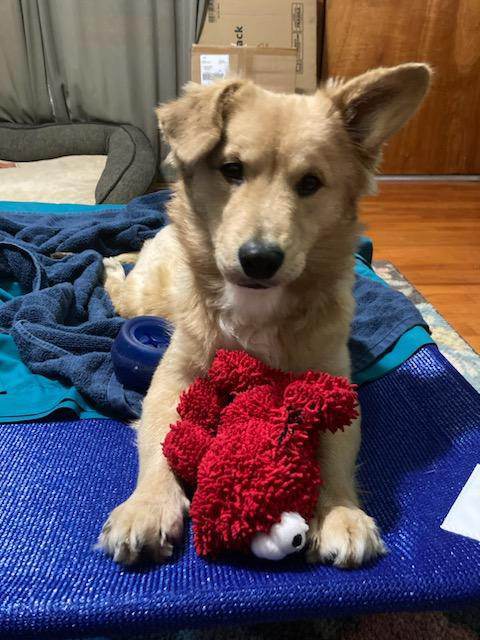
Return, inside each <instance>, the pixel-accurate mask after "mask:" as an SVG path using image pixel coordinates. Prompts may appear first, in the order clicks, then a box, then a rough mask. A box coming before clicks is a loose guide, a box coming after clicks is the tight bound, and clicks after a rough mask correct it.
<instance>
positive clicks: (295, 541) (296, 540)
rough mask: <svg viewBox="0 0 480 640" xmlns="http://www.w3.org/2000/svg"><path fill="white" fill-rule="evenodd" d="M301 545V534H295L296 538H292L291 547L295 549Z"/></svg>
mask: <svg viewBox="0 0 480 640" xmlns="http://www.w3.org/2000/svg"><path fill="white" fill-rule="evenodd" d="M301 544H302V534H301V533H297V535H296V536H293V540H292V547H294V548H295V549H296V548H297V547H299V546H300V545H301Z"/></svg>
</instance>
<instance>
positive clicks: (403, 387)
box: [0, 345, 480, 639]
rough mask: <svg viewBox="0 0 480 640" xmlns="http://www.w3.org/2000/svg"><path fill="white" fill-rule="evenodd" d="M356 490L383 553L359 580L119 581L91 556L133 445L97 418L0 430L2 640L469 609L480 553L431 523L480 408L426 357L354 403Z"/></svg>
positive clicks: (479, 401)
mask: <svg viewBox="0 0 480 640" xmlns="http://www.w3.org/2000/svg"><path fill="white" fill-rule="evenodd" d="M361 402H362V406H363V414H364V439H363V450H362V465H361V467H360V470H361V472H360V476H361V485H362V488H363V490H364V495H365V503H366V507H367V509H368V511H369V512H370V513H371V514H372V515H373V516H375V517H376V518H377V520H378V522H379V524H380V526H381V528H382V530H383V532H384V538H385V541H386V543H387V545H388V547H389V549H390V553H389V555H388V556H387V557H385V558H383V559H382V560H380V561H379V562H378V563H377V564H374V565H372V566H369V567H365V568H363V569H359V570H354V571H341V570H338V569H334V568H333V567H326V566H320V565H315V566H311V565H307V564H306V563H305V562H304V560H303V559H302V558H294V559H291V560H288V561H286V562H281V563H272V564H270V563H264V564H262V563H260V562H259V561H254V560H253V559H250V558H231V559H229V560H224V561H222V562H206V561H204V560H200V559H199V558H198V557H197V556H196V555H195V553H194V551H193V549H192V545H191V539H190V534H189V533H187V538H188V539H187V540H186V541H185V545H184V547H183V548H182V549H181V550H179V551H178V552H177V553H176V555H175V557H174V558H173V559H172V560H171V561H170V562H168V563H167V564H165V565H163V566H161V567H144V568H143V569H141V570H127V569H124V568H122V567H119V566H117V565H115V564H114V563H113V562H112V561H111V560H109V559H108V558H106V557H105V556H103V555H102V554H101V553H100V552H97V551H94V550H93V548H92V547H93V544H94V542H95V539H96V536H97V534H98V531H99V529H100V527H101V525H102V523H103V521H104V520H105V518H106V516H107V514H108V513H109V511H110V510H111V509H112V508H113V507H114V506H116V505H117V504H118V503H119V502H120V501H121V500H124V499H125V498H126V497H127V496H128V495H129V493H130V491H131V489H132V487H133V485H134V478H135V472H136V454H135V446H134V434H133V432H132V430H131V429H129V428H128V427H126V426H125V425H123V424H121V423H118V422H113V421H108V420H84V421H77V422H71V423H51V424H24V425H19V424H10V425H0V478H1V485H2V486H1V493H0V513H1V518H0V541H1V544H0V594H1V598H0V636H1V637H2V638H9V639H11V638H14V637H20V636H22V637H25V636H26V637H48V638H50V639H51V638H55V637H75V638H79V637H85V636H89V635H90V636H92V635H95V634H99V635H101V634H112V633H123V634H126V635H128V634H129V633H132V634H133V633H135V634H140V633H147V632H149V631H153V630H159V629H162V630H165V629H169V628H185V627H195V626H204V625H214V624H222V623H224V624H233V623H248V622H253V621H278V620H283V619H293V618H305V617H308V616H335V615H345V614H354V613H361V612H371V611H390V610H406V609H411V610H423V609H430V608H431V609H444V608H447V607H449V606H458V605H465V604H467V603H469V602H471V601H475V600H478V599H479V598H480V573H479V571H478V567H479V566H480V543H478V542H475V541H473V540H470V539H467V538H464V537H461V536H457V535H454V534H451V533H447V532H445V531H443V530H442V529H440V524H441V522H442V521H443V519H444V517H445V515H446V514H447V512H448V511H449V509H450V507H451V505H452V504H453V502H454V500H455V499H456V497H457V495H458V493H459V492H460V490H461V488H462V487H463V485H464V484H465V482H466V480H467V479H468V477H469V475H470V473H471V472H472V470H473V468H474V466H475V464H476V463H478V462H479V461H480V395H479V394H478V393H477V392H476V391H474V389H473V388H472V387H470V386H469V384H468V383H467V382H466V381H465V380H464V379H463V378H462V377H461V376H460V374H458V372H457V371H455V370H454V369H453V368H452V366H451V365H450V364H449V363H448V362H447V361H446V360H445V359H444V358H443V356H442V355H441V354H440V353H439V352H438V350H437V348H436V347H434V346H430V345H429V346H426V347H423V348H422V349H421V350H420V351H418V352H417V353H416V354H415V355H414V356H412V357H411V358H410V359H409V360H408V361H407V362H406V363H404V364H403V365H402V366H400V367H399V368H398V369H396V370H395V371H392V372H390V373H389V374H388V375H386V376H385V377H383V378H381V379H379V380H376V381H375V382H372V383H369V384H366V385H365V386H364V387H363V388H362V389H361Z"/></svg>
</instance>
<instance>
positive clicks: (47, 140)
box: [0, 122, 156, 204]
mask: <svg viewBox="0 0 480 640" xmlns="http://www.w3.org/2000/svg"><path fill="white" fill-rule="evenodd" d="M72 155H73V156H79V155H92V156H98V155H107V162H106V165H105V168H104V170H103V171H102V173H101V175H100V178H99V180H98V183H97V186H96V189H95V201H96V203H97V204H101V203H108V204H114V203H126V202H128V201H129V200H131V199H132V198H135V197H136V196H139V195H141V194H143V193H145V192H146V190H147V189H148V187H149V186H150V184H151V183H152V180H153V178H154V176H155V171H156V159H155V155H154V152H153V148H152V146H151V144H150V142H149V140H148V138H147V137H146V136H145V134H144V133H143V132H142V131H140V129H137V128H136V127H133V126H132V125H128V124H119V125H115V124H106V123H71V124H53V123H52V124H42V125H24V124H13V123H5V122H3V123H0V159H2V160H10V161H12V162H29V161H36V160H45V159H49V158H57V157H60V156H72ZM8 171H15V169H2V172H4V173H6V172H8ZM2 175H3V174H2ZM32 199H33V198H32Z"/></svg>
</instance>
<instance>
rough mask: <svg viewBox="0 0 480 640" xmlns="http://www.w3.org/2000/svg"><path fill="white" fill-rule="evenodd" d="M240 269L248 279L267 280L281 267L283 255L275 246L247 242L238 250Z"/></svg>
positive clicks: (255, 241) (253, 241)
mask: <svg viewBox="0 0 480 640" xmlns="http://www.w3.org/2000/svg"><path fill="white" fill-rule="evenodd" d="M238 258H239V260H240V264H241V265H242V269H243V271H244V272H245V275H247V276H248V277H249V278H255V279H257V280H267V279H268V278H271V277H272V276H273V275H274V274H275V273H276V272H277V271H278V270H279V269H280V267H281V265H282V262H283V258H284V253H283V251H282V250H281V249H280V247H279V246H278V245H276V244H265V243H263V242H259V241H257V240H249V241H248V242H245V244H242V246H241V247H240V249H239V250H238Z"/></svg>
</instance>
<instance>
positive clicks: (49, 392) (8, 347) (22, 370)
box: [0, 333, 107, 422]
mask: <svg viewBox="0 0 480 640" xmlns="http://www.w3.org/2000/svg"><path fill="white" fill-rule="evenodd" d="M61 409H71V410H72V411H74V412H75V413H76V414H77V415H78V416H79V417H80V418H106V417H107V416H104V415H102V414H101V413H98V411H96V410H95V409H94V407H92V406H90V405H89V404H88V402H86V400H85V399H84V398H83V397H82V396H81V395H80V393H78V391H77V390H76V389H75V387H69V386H67V385H64V384H63V383H62V382H60V381H59V380H50V379H49V378H46V377H45V376H40V375H37V374H35V373H32V372H31V371H30V369H28V367H26V366H25V365H24V364H23V362H22V361H21V359H20V354H19V353H18V350H17V347H16V345H15V342H14V340H13V338H12V337H11V336H9V335H8V334H6V333H0V418H1V420H2V421H3V422H25V421H28V420H36V419H38V418H43V417H45V416H48V415H50V414H51V413H53V412H55V411H59V410H61Z"/></svg>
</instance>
